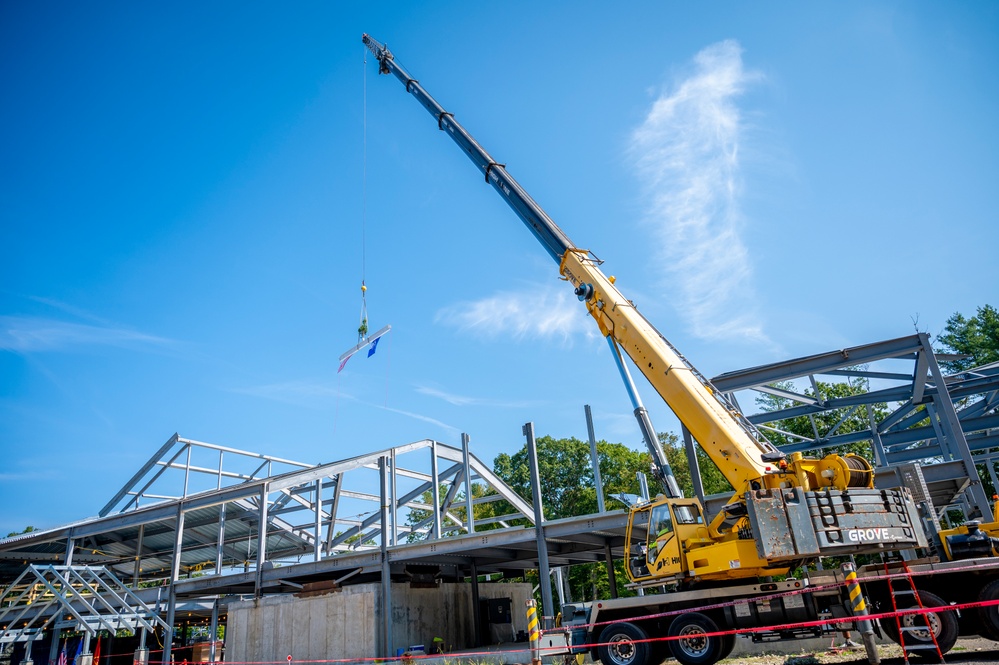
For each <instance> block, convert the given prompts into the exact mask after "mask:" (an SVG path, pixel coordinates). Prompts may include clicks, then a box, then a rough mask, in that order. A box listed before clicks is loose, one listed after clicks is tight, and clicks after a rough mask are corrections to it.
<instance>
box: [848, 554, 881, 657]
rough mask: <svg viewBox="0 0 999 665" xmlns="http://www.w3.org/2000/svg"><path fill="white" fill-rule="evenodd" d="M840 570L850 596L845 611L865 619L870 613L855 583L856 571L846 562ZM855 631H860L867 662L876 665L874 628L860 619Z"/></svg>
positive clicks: (876, 647) (865, 620) (861, 592)
mask: <svg viewBox="0 0 999 665" xmlns="http://www.w3.org/2000/svg"><path fill="white" fill-rule="evenodd" d="M840 570H841V571H842V572H843V576H844V577H845V578H846V591H847V594H849V596H850V600H849V602H848V603H847V609H849V610H850V611H851V612H852V613H853V616H855V617H866V616H867V615H868V614H870V611H869V610H868V609H867V603H866V602H865V601H864V593H863V591H862V590H861V588H860V583H859V582H857V569H856V568H854V566H853V564H852V563H850V562H849V561H847V562H846V563H844V564H843V565H841V566H840ZM857 630H859V631H860V636H861V638H862V639H863V640H864V649H865V650H866V651H867V662H869V663H870V664H871V665H878V663H880V662H881V656H880V655H879V654H878V645H877V643H875V641H874V626H872V625H871V620H870V619H863V618H861V619H860V620H859V621H857Z"/></svg>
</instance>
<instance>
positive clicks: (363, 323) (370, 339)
mask: <svg viewBox="0 0 999 665" xmlns="http://www.w3.org/2000/svg"><path fill="white" fill-rule="evenodd" d="M367 64H368V55H367V49H365V50H364V58H363V67H364V69H363V75H362V81H363V84H362V89H363V102H362V106H363V109H362V141H361V143H362V157H361V314H360V317H359V319H360V320H359V322H358V325H357V344H355V345H354V346H353V347H352V348H350V349H348V350H347V351H345V352H344V353H342V354H341V355H340V366H339V368H338V369H337V374H339V373H340V372H341V371H342V370H343V368H344V365H346V364H347V361H348V360H350V358H351V357H352V356H353V355H354V354H356V353H357V352H358V351H361V350H363V349H365V348H367V349H368V357H371V356H373V355H374V353H375V350H376V349H377V348H378V340H379V339H381V337H382V336H383V335H385V333H387V332H388V331H389V330H391V329H392V326H384V327H383V328H380V329H379V330H377V331H375V332H374V333H369V329H368V298H367V296H368V285H367V262H368V251H367V244H368V242H367V241H368V238H367V229H368V78H367V71H368V67H367ZM369 347H370V348H369Z"/></svg>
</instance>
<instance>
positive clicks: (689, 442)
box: [680, 423, 707, 519]
mask: <svg viewBox="0 0 999 665" xmlns="http://www.w3.org/2000/svg"><path fill="white" fill-rule="evenodd" d="M680 429H681V431H682V433H683V449H684V452H686V453H687V468H688V469H690V481H691V482H692V483H693V485H694V494H696V495H697V498H698V499H700V500H701V505H702V506H703V505H704V483H703V482H702V481H701V465H700V464H699V463H698V462H697V449H696V448H695V447H694V438H693V437H692V436H691V435H690V430H688V429H687V428H686V427H684V425H683V424H682V423H681V424H680ZM704 519H707V517H705V518H704Z"/></svg>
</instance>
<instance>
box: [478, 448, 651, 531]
mask: <svg viewBox="0 0 999 665" xmlns="http://www.w3.org/2000/svg"><path fill="white" fill-rule="evenodd" d="M537 446H538V471H539V475H540V477H541V497H542V506H543V507H544V512H545V519H546V520H551V519H559V518H562V517H572V516H575V515H586V514H589V513H595V512H597V492H596V488H595V484H594V480H593V469H592V467H591V464H590V444H589V443H586V442H584V441H580V440H579V439H576V438H569V439H555V438H553V437H551V436H542V437H539V438H538V439H537ZM597 458H598V459H599V462H600V478H601V481H602V483H603V486H604V495H605V496H611V495H613V494H618V493H621V492H624V493H629V494H637V493H638V479H637V477H636V475H635V472H636V471H644V472H648V470H649V466H650V464H651V458H650V457H649V455H648V453H640V452H637V451H634V450H632V449H630V448H628V447H627V446H624V445H622V444H620V443H607V442H606V441H599V442H598V443H597ZM493 469H494V470H495V472H496V474H497V475H498V476H499V477H500V478H502V479H503V481H504V482H506V483H507V484H508V485H509V486H510V487H512V488H513V490H514V491H516V492H517V494H519V495H521V496H522V497H525V498H527V499H528V500H530V498H531V496H532V494H531V470H530V464H529V462H528V455H527V444H524V446H523V447H522V448H521V449H520V450H519V451H517V452H516V453H514V454H513V455H508V454H506V453H502V454H500V455H498V456H497V457H496V459H495V460H494V461H493Z"/></svg>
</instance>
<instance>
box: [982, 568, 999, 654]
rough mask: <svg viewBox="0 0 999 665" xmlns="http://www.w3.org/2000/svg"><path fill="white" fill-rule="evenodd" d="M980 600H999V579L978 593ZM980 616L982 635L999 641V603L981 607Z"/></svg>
mask: <svg viewBox="0 0 999 665" xmlns="http://www.w3.org/2000/svg"><path fill="white" fill-rule="evenodd" d="M978 600H980V601H988V600H999V580H992V581H991V582H989V583H988V584H986V585H985V588H984V589H982V591H981V593H979V594H978ZM978 618H979V620H980V621H981V623H982V637H987V638H989V639H990V640H994V641H996V642H999V605H989V606H987V607H979V608H978Z"/></svg>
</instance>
